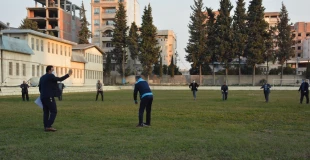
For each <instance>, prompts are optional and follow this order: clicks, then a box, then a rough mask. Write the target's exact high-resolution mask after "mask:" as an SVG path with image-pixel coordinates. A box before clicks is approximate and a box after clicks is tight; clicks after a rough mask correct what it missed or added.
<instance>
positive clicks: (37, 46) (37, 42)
mask: <svg viewBox="0 0 310 160" xmlns="http://www.w3.org/2000/svg"><path fill="white" fill-rule="evenodd" d="M39 45H40V44H39V39H36V48H37V51H39V50H40V48H39Z"/></svg>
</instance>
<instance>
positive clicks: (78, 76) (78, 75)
mask: <svg viewBox="0 0 310 160" xmlns="http://www.w3.org/2000/svg"><path fill="white" fill-rule="evenodd" d="M76 76H77V78H80V70H78V69H77V75H76Z"/></svg>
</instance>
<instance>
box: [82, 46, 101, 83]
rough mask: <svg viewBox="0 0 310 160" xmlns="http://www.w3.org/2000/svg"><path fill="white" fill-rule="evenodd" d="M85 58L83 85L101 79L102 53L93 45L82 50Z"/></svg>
mask: <svg viewBox="0 0 310 160" xmlns="http://www.w3.org/2000/svg"><path fill="white" fill-rule="evenodd" d="M83 52H84V53H83V55H84V57H85V59H86V60H87V63H86V64H85V85H94V84H96V82H97V80H101V81H103V65H102V63H103V57H102V56H103V55H102V54H101V52H99V51H98V50H97V49H96V48H95V47H92V48H89V49H86V50H85V51H83Z"/></svg>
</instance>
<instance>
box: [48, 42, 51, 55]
mask: <svg viewBox="0 0 310 160" xmlns="http://www.w3.org/2000/svg"><path fill="white" fill-rule="evenodd" d="M47 52H48V53H50V52H51V51H50V42H48V43H47Z"/></svg>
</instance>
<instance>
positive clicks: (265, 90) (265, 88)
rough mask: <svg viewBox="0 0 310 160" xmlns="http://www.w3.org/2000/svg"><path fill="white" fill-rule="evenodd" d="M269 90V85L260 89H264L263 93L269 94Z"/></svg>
mask: <svg viewBox="0 0 310 160" xmlns="http://www.w3.org/2000/svg"><path fill="white" fill-rule="evenodd" d="M270 88H271V85H270V84H264V85H263V86H262V87H261V89H264V92H266V93H270Z"/></svg>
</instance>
